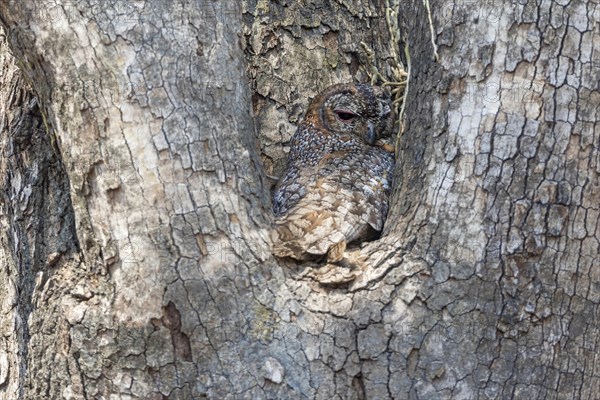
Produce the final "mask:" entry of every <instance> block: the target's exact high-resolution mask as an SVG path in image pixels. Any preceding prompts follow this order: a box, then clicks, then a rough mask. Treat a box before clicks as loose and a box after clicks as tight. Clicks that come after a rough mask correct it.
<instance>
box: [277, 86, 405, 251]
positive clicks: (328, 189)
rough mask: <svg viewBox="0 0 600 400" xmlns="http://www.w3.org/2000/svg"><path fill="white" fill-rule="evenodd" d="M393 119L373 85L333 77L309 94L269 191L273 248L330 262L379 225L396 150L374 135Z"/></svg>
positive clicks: (384, 130) (382, 134)
mask: <svg viewBox="0 0 600 400" xmlns="http://www.w3.org/2000/svg"><path fill="white" fill-rule="evenodd" d="M393 124H394V117H393V113H392V112H391V107H390V101H389V97H387V96H386V95H385V93H384V92H383V90H382V89H381V88H378V87H373V86H371V85H367V84H356V85H354V84H337V85H333V86H330V87H328V88H327V89H325V90H324V91H323V92H321V93H320V94H319V95H318V96H317V97H315V98H314V99H313V100H312V102H311V103H310V105H309V107H308V111H307V112H306V114H305V116H304V119H303V121H302V122H301V123H300V126H299V127H298V130H297V131H296V133H295V134H294V136H293V138H292V141H291V149H290V152H289V155H288V160H287V165H286V168H285V171H284V173H283V175H282V177H281V179H280V180H279V182H278V183H277V185H276V187H275V191H274V195H273V211H274V213H275V217H276V220H275V228H274V230H273V243H274V245H273V254H274V255H275V256H277V257H291V258H294V259H297V260H319V259H326V260H327V261H328V262H330V263H336V262H340V261H342V260H343V259H344V251H345V250H346V247H347V245H350V244H357V243H360V242H363V241H365V240H369V239H372V238H373V237H375V236H376V235H377V234H378V233H379V232H381V230H382V229H383V224H384V221H385V218H386V216H387V212H388V197H389V194H390V190H391V184H392V175H393V171H392V170H393V167H394V155H393V153H392V152H390V151H388V150H386V149H385V148H384V146H378V145H376V142H377V140H378V139H380V138H383V137H387V136H389V135H390V134H391V130H392V127H393Z"/></svg>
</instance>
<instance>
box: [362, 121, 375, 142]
mask: <svg viewBox="0 0 600 400" xmlns="http://www.w3.org/2000/svg"><path fill="white" fill-rule="evenodd" d="M376 139H377V130H376V128H375V124H374V123H373V122H372V121H369V122H367V137H365V141H366V142H367V143H369V144H374V143H375V140H376Z"/></svg>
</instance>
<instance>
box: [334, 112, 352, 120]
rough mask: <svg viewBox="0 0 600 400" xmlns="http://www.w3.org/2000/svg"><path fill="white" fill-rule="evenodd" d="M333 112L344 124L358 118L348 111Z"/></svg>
mask: <svg viewBox="0 0 600 400" xmlns="http://www.w3.org/2000/svg"><path fill="white" fill-rule="evenodd" d="M333 112H334V113H335V115H337V117H338V119H339V120H340V121H343V122H350V121H352V120H353V119H354V118H356V114H354V113H353V112H350V111H347V110H334V111H333Z"/></svg>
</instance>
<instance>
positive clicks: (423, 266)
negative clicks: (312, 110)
mask: <svg viewBox="0 0 600 400" xmlns="http://www.w3.org/2000/svg"><path fill="white" fill-rule="evenodd" d="M397 6H398V7H399V11H400V12H399V14H398V15H399V18H398V21H399V25H400V32H401V34H400V35H398V36H397V37H400V38H402V42H401V43H395V42H394V41H393V40H392V39H391V38H392V36H391V34H390V32H389V29H388V25H387V24H390V19H389V18H387V19H386V18H384V15H386V13H390V9H391V8H394V7H397ZM595 13H596V14H597V11H596V9H592V7H587V8H586V6H585V5H584V4H583V3H580V2H575V1H572V2H570V3H569V4H568V5H566V6H563V5H561V4H558V3H553V2H548V3H543V4H541V5H536V4H533V3H526V4H521V3H510V2H508V1H506V2H501V4H498V2H496V3H494V4H479V3H478V4H475V3H460V2H458V3H453V2H448V3H434V2H429V1H425V2H423V1H420V0H419V1H416V0H415V1H411V2H392V1H390V2H389V3H386V4H382V3H379V4H371V3H369V2H366V1H365V2H362V1H361V2H352V3H350V2H348V3H347V2H344V1H342V2H336V3H332V4H330V3H325V2H321V1H314V2H308V1H307V2H299V3H296V2H290V3H287V2H263V1H259V2H256V3H254V2H245V3H243V4H238V3H236V2H196V3H188V2H183V1H182V2H179V1H174V2H168V3H167V2H161V1H156V2H147V3H138V2H133V3H130V2H127V3H125V2H120V1H107V0H103V1H91V0H90V1H78V2H65V3H64V4H63V3H60V2H54V1H52V2H43V1H32V0H31V1H26V0H23V1H19V2H7V3H2V4H1V5H0V21H2V24H3V25H4V27H5V29H6V35H7V38H8V42H9V44H10V48H11V49H12V51H13V53H14V58H12V57H11V56H10V55H9V54H8V52H7V49H6V44H4V43H3V44H1V45H0V46H2V47H0V68H2V69H1V70H2V76H1V77H0V81H1V82H2V87H1V88H0V107H1V108H0V111H1V114H0V151H1V154H2V159H1V160H0V170H1V171H2V172H3V174H2V176H3V180H2V183H1V186H2V190H1V193H2V194H1V196H0V199H1V203H0V204H1V205H2V208H1V210H2V212H1V215H0V221H1V224H2V228H3V229H2V233H1V236H0V244H1V248H2V251H1V252H0V260H1V263H2V266H3V268H2V272H1V276H2V279H3V280H4V282H5V284H4V285H3V287H4V288H5V290H3V291H0V298H1V299H2V303H1V304H2V306H1V307H2V311H3V314H2V315H3V318H2V319H1V320H0V330H1V332H2V341H1V342H0V398H5V399H31V398H66V399H138V398H139V399H164V398H168V399H200V398H215V399H216V398H219V399H221V398H223V399H227V398H240V399H242V398H248V399H250V398H252V399H262V398H281V399H283V398H310V399H313V398H314V399H321V398H334V399H386V398H397V399H438V398H456V399H463V398H482V399H487V398H489V399H497V398H502V399H504V398H549V399H552V398H556V399H560V398H581V399H593V398H594V396H595V393H597V392H598V390H599V389H600V379H599V378H598V375H599V373H598V371H597V368H598V367H597V365H596V364H595V361H596V353H597V350H596V349H597V347H598V337H599V333H600V332H599V324H598V312H599V311H598V304H599V302H600V297H599V295H600V286H599V283H600V275H599V274H598V270H599V269H598V250H599V249H598V246H599V244H598V243H599V241H598V239H599V237H600V232H599V228H598V216H599V211H598V206H597V205H598V204H599V203H600V201H599V200H600V199H599V198H600V192H599V190H598V186H599V180H598V173H599V172H600V168H599V167H598V160H599V159H600V158H599V156H598V154H599V153H598V147H599V141H600V140H599V136H600V133H599V132H600V129H598V107H597V104H598V103H599V101H598V100H599V99H600V96H599V87H598V78H599V77H600V72H599V70H598V60H597V56H596V55H595V54H594V46H593V43H595V42H597V41H598V40H599V38H598V36H600V33H599V32H598V30H597V26H595V25H594V24H593V21H594V20H597V19H598V15H596V14H595ZM388 15H389V14H388ZM1 37H2V36H0V38H1ZM394 37H395V36H394ZM360 42H364V43H366V44H367V48H370V49H371V50H372V51H373V52H374V54H375V55H376V57H375V59H374V60H371V59H369V57H368V56H367V55H366V54H367V53H368V50H365V48H364V46H361V45H360ZM392 46H397V48H393V47H392ZM405 48H407V49H408V51H407V55H406V57H405V56H404V49H405ZM399 50H402V51H399ZM397 54H402V57H403V58H402V59H401V60H400V59H395V57H397ZM373 62H374V63H375V65H371V64H372V63H373ZM399 62H402V63H404V64H405V65H407V66H409V67H410V81H409V86H408V92H407V100H406V105H405V109H404V133H403V135H402V137H401V138H400V139H399V141H398V149H397V158H398V161H397V166H396V174H395V189H394V193H393V198H392V209H391V213H390V216H389V218H388V221H387V224H386V228H385V234H384V236H383V237H382V238H381V239H380V240H377V241H375V242H371V243H369V244H367V245H366V246H365V247H364V248H363V249H362V252H363V254H364V255H365V257H366V258H367V260H368V262H367V265H368V266H367V268H366V269H365V270H363V271H360V275H359V276H358V277H357V279H356V280H355V281H353V282H352V283H350V284H349V285H346V286H340V287H334V288H332V287H324V286H321V285H319V284H318V283H317V282H313V281H311V280H310V279H309V278H308V275H307V272H309V271H311V270H312V269H314V268H315V267H314V266H312V265H311V266H308V265H287V264H284V263H282V262H280V261H278V260H276V259H275V258H273V257H272V256H271V254H270V250H269V245H270V244H269V239H268V231H269V229H270V222H271V218H272V215H271V211H270V204H269V200H268V197H269V181H268V179H267V178H266V174H265V171H266V173H267V174H274V175H277V174H278V171H280V169H281V166H282V160H284V155H285V146H286V142H287V141H288V140H289V137H290V136H291V134H292V133H293V131H294V125H295V123H297V121H298V119H299V117H300V115H301V114H302V112H303V110H304V109H305V106H306V104H307V102H308V98H309V97H311V96H313V95H314V94H316V93H317V92H318V91H320V90H321V89H322V88H323V87H325V86H326V85H328V84H329V83H334V82H338V81H348V80H352V79H356V80H362V81H365V80H367V79H369V78H370V77H371V76H370V73H369V71H372V69H373V67H375V68H377V69H379V70H380V71H381V72H382V74H383V75H384V76H388V77H389V76H390V71H391V69H392V67H393V66H395V65H398V63H399ZM17 66H18V68H17ZM246 66H247V68H248V75H249V77H250V80H249V81H247V80H246V78H245V73H246V71H245V68H246ZM253 116H254V120H255V121H256V123H257V125H256V127H255V125H254V122H253V118H252V117H253ZM4 228H5V229H4Z"/></svg>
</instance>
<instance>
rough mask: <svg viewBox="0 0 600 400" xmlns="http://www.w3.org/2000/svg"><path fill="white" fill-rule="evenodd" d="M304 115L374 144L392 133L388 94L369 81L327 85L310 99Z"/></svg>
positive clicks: (391, 116) (328, 128)
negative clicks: (366, 82) (365, 82)
mask: <svg viewBox="0 0 600 400" xmlns="http://www.w3.org/2000/svg"><path fill="white" fill-rule="evenodd" d="M306 119H307V120H311V121H313V122H317V123H320V125H322V126H323V127H324V128H325V129H327V130H328V131H330V132H334V133H347V134H352V135H356V136H358V137H360V138H362V139H363V140H364V141H365V142H366V143H368V144H374V143H375V141H376V140H377V139H379V138H381V137H386V136H389V135H390V134H391V131H392V128H393V125H394V116H393V113H392V109H391V106H390V98H389V96H388V95H387V94H386V93H385V92H384V91H383V89H381V88H380V87H373V86H371V85H368V84H357V85H354V84H337V85H332V86H329V87H328V88H327V89H325V90H324V91H323V92H321V93H320V94H319V95H318V96H317V97H315V98H314V99H313V101H312V102H311V104H310V106H309V108H308V111H307V113H306Z"/></svg>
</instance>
